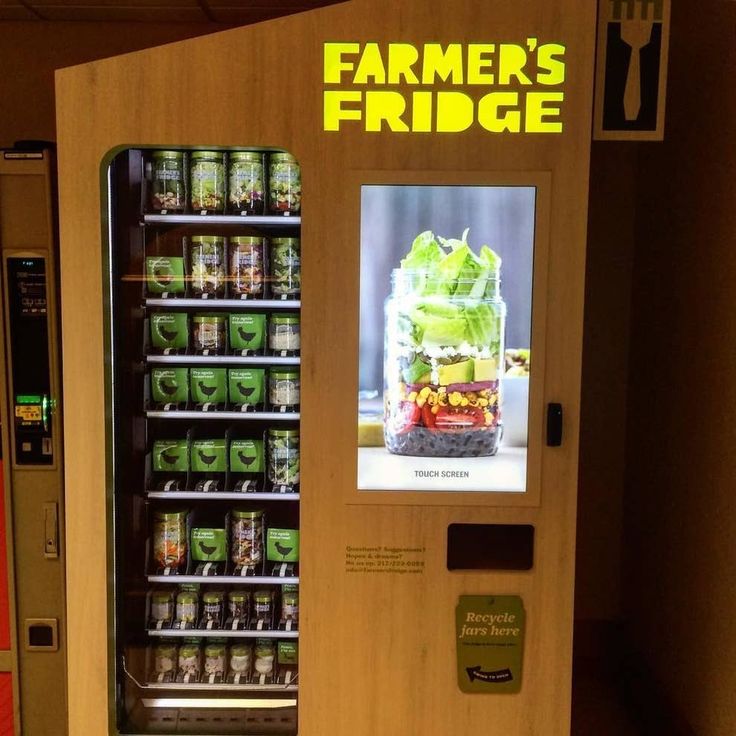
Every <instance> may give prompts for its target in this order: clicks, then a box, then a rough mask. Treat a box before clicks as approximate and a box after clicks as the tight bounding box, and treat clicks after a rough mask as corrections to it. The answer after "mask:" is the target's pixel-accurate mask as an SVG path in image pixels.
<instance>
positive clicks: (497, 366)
mask: <svg viewBox="0 0 736 736" xmlns="http://www.w3.org/2000/svg"><path fill="white" fill-rule="evenodd" d="M420 237H421V236H420ZM457 242H462V241H457ZM462 247H463V248H464V249H466V250H461V249H460V248H457V249H456V250H455V251H453V252H451V253H449V254H446V255H445V256H442V254H440V256H438V257H444V258H447V259H449V258H455V254H456V253H459V254H460V255H459V256H457V260H458V261H459V260H460V256H463V257H464V258H465V259H466V261H467V263H466V262H463V263H464V264H465V265H462V267H461V268H460V269H459V274H460V275H459V276H456V277H455V278H448V277H447V274H448V273H452V268H451V267H452V266H453V262H452V261H450V262H449V263H448V265H447V266H446V267H445V268H442V267H440V268H439V269H437V268H435V267H428V268H426V269H415V268H407V267H403V268H400V269H396V270H395V271H394V272H393V278H392V282H393V290H392V293H391V295H390V296H389V298H388V300H387V301H386V305H385V315H386V325H385V350H384V380H385V418H384V438H385V442H386V448H387V449H388V450H389V451H390V452H392V453H394V454H397V455H414V456H422V457H480V456H488V455H495V454H496V452H497V451H498V446H499V441H500V439H501V432H502V427H501V395H500V381H499V379H500V376H501V373H502V371H503V355H504V344H503V343H504V327H505V315H506V307H505V304H504V302H503V300H502V299H501V296H500V289H499V285H500V276H499V266H500V259H499V258H498V257H497V256H496V255H495V253H493V251H491V250H490V249H489V248H487V247H486V252H484V251H482V252H481V258H484V257H485V258H486V259H487V260H486V261H485V262H483V261H481V264H480V265H479V266H478V269H477V270H476V269H474V268H471V265H474V264H475V261H476V260H478V261H480V260H481V259H479V258H478V257H477V256H475V254H473V253H472V252H471V251H470V250H469V248H468V247H467V245H466V244H463V246H462ZM466 251H467V252H466ZM410 255H411V254H410ZM471 257H472V259H471ZM404 262H409V263H411V259H410V257H407V259H405V261H404ZM439 262H440V263H441V261H439ZM455 265H457V264H455ZM468 274H473V277H472V278H471V277H470V276H469V275H468ZM476 274H477V275H476Z"/></svg>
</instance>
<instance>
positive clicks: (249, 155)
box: [230, 151, 263, 161]
mask: <svg viewBox="0 0 736 736" xmlns="http://www.w3.org/2000/svg"><path fill="white" fill-rule="evenodd" d="M262 158H263V154H262V153H261V152H260V151H230V160H231V161H261V160H262Z"/></svg>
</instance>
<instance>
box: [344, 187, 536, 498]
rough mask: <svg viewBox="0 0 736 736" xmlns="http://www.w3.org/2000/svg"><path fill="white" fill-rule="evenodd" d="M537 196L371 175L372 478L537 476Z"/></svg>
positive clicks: (437, 485) (441, 487)
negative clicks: (530, 465)
mask: <svg viewBox="0 0 736 736" xmlns="http://www.w3.org/2000/svg"><path fill="white" fill-rule="evenodd" d="M535 207H536V189H535V187H533V186H410V185H405V186H384V185H381V186H378V185H375V186H374V185H366V186H363V187H362V191H361V274H360V378H359V395H358V488H359V489H360V490H365V491H369V490H395V491H478V492H482V491H495V492H517V493H518V492H524V491H525V490H526V474H527V468H526V456H527V436H528V426H527V425H528V408H529V377H530V366H531V318H532V279H533V258H534V232H535Z"/></svg>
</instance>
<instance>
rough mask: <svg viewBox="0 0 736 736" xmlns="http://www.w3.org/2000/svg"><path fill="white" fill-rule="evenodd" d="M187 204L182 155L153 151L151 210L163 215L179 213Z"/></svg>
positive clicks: (180, 153)
mask: <svg viewBox="0 0 736 736" xmlns="http://www.w3.org/2000/svg"><path fill="white" fill-rule="evenodd" d="M186 203H187V192H186V176H185V174H184V154H183V153H182V152H181V151H154V152H153V156H152V166H151V209H152V210H153V211H154V212H160V213H161V214H163V215H165V214H167V213H169V212H173V213H177V212H179V213H181V212H184V208H185V207H186Z"/></svg>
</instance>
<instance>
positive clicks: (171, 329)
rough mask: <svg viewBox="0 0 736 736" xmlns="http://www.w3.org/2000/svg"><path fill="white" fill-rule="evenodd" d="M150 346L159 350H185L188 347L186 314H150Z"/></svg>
mask: <svg viewBox="0 0 736 736" xmlns="http://www.w3.org/2000/svg"><path fill="white" fill-rule="evenodd" d="M151 344H152V345H153V347H155V348H158V349H159V350H166V349H167V348H175V349H185V348H186V347H187V346H188V345H189V322H188V321H187V315H186V314H152V315H151Z"/></svg>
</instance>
